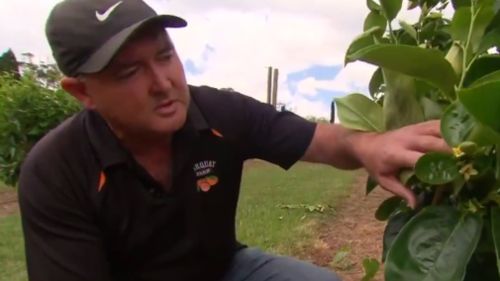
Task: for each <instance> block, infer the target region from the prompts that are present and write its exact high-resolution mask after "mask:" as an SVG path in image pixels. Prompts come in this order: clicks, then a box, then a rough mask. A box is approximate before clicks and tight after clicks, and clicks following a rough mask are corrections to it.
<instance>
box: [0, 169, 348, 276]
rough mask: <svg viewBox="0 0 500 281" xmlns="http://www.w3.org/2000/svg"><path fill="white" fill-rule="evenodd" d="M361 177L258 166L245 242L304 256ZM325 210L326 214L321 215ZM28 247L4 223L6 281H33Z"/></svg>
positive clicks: (13, 224) (247, 186) (247, 185)
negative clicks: (29, 274) (29, 275)
mask: <svg viewBox="0 0 500 281" xmlns="http://www.w3.org/2000/svg"><path fill="white" fill-rule="evenodd" d="M355 175H356V173H355V172H341V171H338V170H336V169H332V168H330V167H327V166H323V165H313V164H306V163H299V164H297V165H296V166H294V167H293V168H292V169H291V170H290V171H288V172H287V171H284V170H282V169H281V168H279V167H276V166H274V165H271V164H267V163H264V162H260V161H252V162H251V163H249V165H247V167H246V168H245V173H244V176H243V183H242V193H241V197H240V204H239V211H238V217H237V227H238V236H239V240H240V241H242V242H243V243H245V244H248V245H250V246H256V247H260V248H261V249H264V250H267V251H271V252H274V253H279V254H287V255H297V254H300V252H301V251H302V250H303V249H305V248H307V243H308V242H309V241H310V240H311V239H312V238H313V237H314V235H315V231H316V230H317V229H316V226H317V224H318V222H321V220H323V219H326V218H329V217H330V216H332V215H334V214H335V204H336V203H337V202H338V201H339V199H341V198H342V197H344V196H346V195H347V194H348V193H349V191H350V186H351V183H352V181H353V179H354V177H355ZM1 185H2V184H0V186H1ZM1 190H6V188H5V187H0V191H1ZM328 206H330V207H328ZM321 207H325V208H326V209H325V210H324V211H323V212H318V211H321V210H320V209H321ZM308 208H310V209H311V210H312V212H311V211H309V210H307V209H308ZM23 247H24V243H23V241H22V232H21V223H20V218H19V215H12V216H9V217H6V218H1V219H0V281H26V280H27V277H26V270H25V261H24V248H23Z"/></svg>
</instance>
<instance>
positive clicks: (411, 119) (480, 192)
mask: <svg viewBox="0 0 500 281" xmlns="http://www.w3.org/2000/svg"><path fill="white" fill-rule="evenodd" d="M367 6H368V8H369V9H370V13H369V15H368V16H367V18H366V20H365V23H364V32H363V34H361V35H360V36H358V37H357V38H356V39H355V40H354V41H353V42H352V44H351V46H350V47H349V48H348V50H347V53H346V58H345V61H346V63H350V62H354V61H362V62H366V63H369V64H372V65H375V66H377V67H378V68H377V70H376V71H375V72H374V74H373V76H372V79H371V81H370V83H369V92H370V97H371V98H368V97H367V96H364V95H361V94H358V93H355V94H352V95H349V96H347V97H344V98H340V99H337V100H336V103H337V105H338V115H339V119H340V121H341V123H342V124H343V125H344V126H346V127H349V128H352V129H355V130H361V131H373V132H383V131H388V130H393V129H396V128H400V127H402V126H405V125H409V124H414V123H417V122H422V121H426V120H433V119H440V120H441V133H442V136H443V138H444V139H445V140H446V142H447V143H448V144H449V145H450V147H453V151H454V153H453V154H449V155H448V154H443V153H428V154H426V155H424V156H423V157H422V158H421V159H419V161H418V163H417V164H416V167H415V169H414V170H412V171H403V172H402V173H401V175H400V179H401V181H402V182H403V183H404V184H406V185H407V186H409V187H410V188H411V189H412V190H413V192H414V193H415V194H416V195H417V198H418V200H419V208H417V209H416V210H411V209H410V208H408V207H407V205H406V203H405V202H404V201H402V200H401V199H399V198H395V197H394V198H389V199H387V200H386V201H385V202H383V203H382V204H381V205H380V207H379V209H378V210H377V212H376V214H375V215H376V218H377V219H379V220H388V223H387V226H386V230H385V233H384V254H383V259H384V261H385V267H384V268H385V280H388V281H399V280H409V281H411V280H427V281H431V280H436V281H437V280H439V281H446V280H449V281H456V280H486V281H489V280H500V273H499V272H500V271H499V269H500V268H499V267H498V265H497V264H499V262H500V207H499V205H500V151H499V147H500V118H499V116H498V114H499V112H500V55H499V53H498V51H499V47H500V12H499V10H500V0H452V1H449V0H409V1H408V2H407V7H408V9H419V11H420V17H419V19H418V20H417V21H416V22H414V23H408V22H404V21H400V22H399V24H396V23H395V20H396V18H397V16H398V14H399V13H400V10H401V9H402V7H403V1H402V0H380V1H378V2H376V1H374V0H367ZM449 6H450V7H449ZM447 8H450V9H447ZM450 11H451V12H450ZM449 14H451V17H447V15H449ZM394 27H396V28H394ZM376 185H377V183H376V182H374V181H373V180H371V179H369V181H368V183H367V193H370V192H371V190H373V189H374V188H375V186H376Z"/></svg>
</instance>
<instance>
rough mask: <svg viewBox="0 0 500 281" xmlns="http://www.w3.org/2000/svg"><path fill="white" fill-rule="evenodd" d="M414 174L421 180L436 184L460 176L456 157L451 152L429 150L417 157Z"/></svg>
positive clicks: (447, 181)
mask: <svg viewBox="0 0 500 281" xmlns="http://www.w3.org/2000/svg"><path fill="white" fill-rule="evenodd" d="M415 175H416V176H417V178H418V179H419V180H421V181H422V182H425V183H428V184H433V185H438V184H445V183H449V182H452V181H453V180H455V179H456V178H457V177H459V176H460V172H459V169H458V162H457V159H455V157H454V156H453V155H451V154H444V153H439V152H430V153H427V154H425V155H424V156H422V157H420V159H418V161H417V164H416V165H415Z"/></svg>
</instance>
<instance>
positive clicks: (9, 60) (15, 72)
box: [0, 49, 20, 79]
mask: <svg viewBox="0 0 500 281" xmlns="http://www.w3.org/2000/svg"><path fill="white" fill-rule="evenodd" d="M2 73H7V74H10V75H12V76H14V77H15V78H16V79H19V77H20V76H19V63H18V62H17V59H16V55H15V54H14V52H13V51H12V49H8V50H7V52H5V53H3V54H2V55H1V56H0V74H2Z"/></svg>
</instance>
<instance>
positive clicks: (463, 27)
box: [451, 0, 495, 52]
mask: <svg viewBox="0 0 500 281" xmlns="http://www.w3.org/2000/svg"><path fill="white" fill-rule="evenodd" d="M476 6H477V7H476V9H475V11H477V12H476V13H475V14H474V15H473V14H472V9H471V8H470V7H462V8H459V9H458V10H457V11H456V12H455V14H454V16H453V20H452V23H451V34H452V38H453V39H454V40H458V41H461V42H462V43H464V44H465V43H466V42H467V40H468V39H469V37H470V42H469V43H470V44H471V46H472V50H473V51H474V52H476V51H477V50H478V49H479V45H480V44H481V38H482V37H483V35H484V33H485V31H486V28H487V27H488V26H489V24H490V22H491V21H492V19H493V18H494V16H495V13H494V10H493V5H492V2H491V0H483V1H479V4H478V5H476ZM472 20H474V22H472ZM471 24H472V27H473V29H472V30H471V29H470V28H471Z"/></svg>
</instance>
